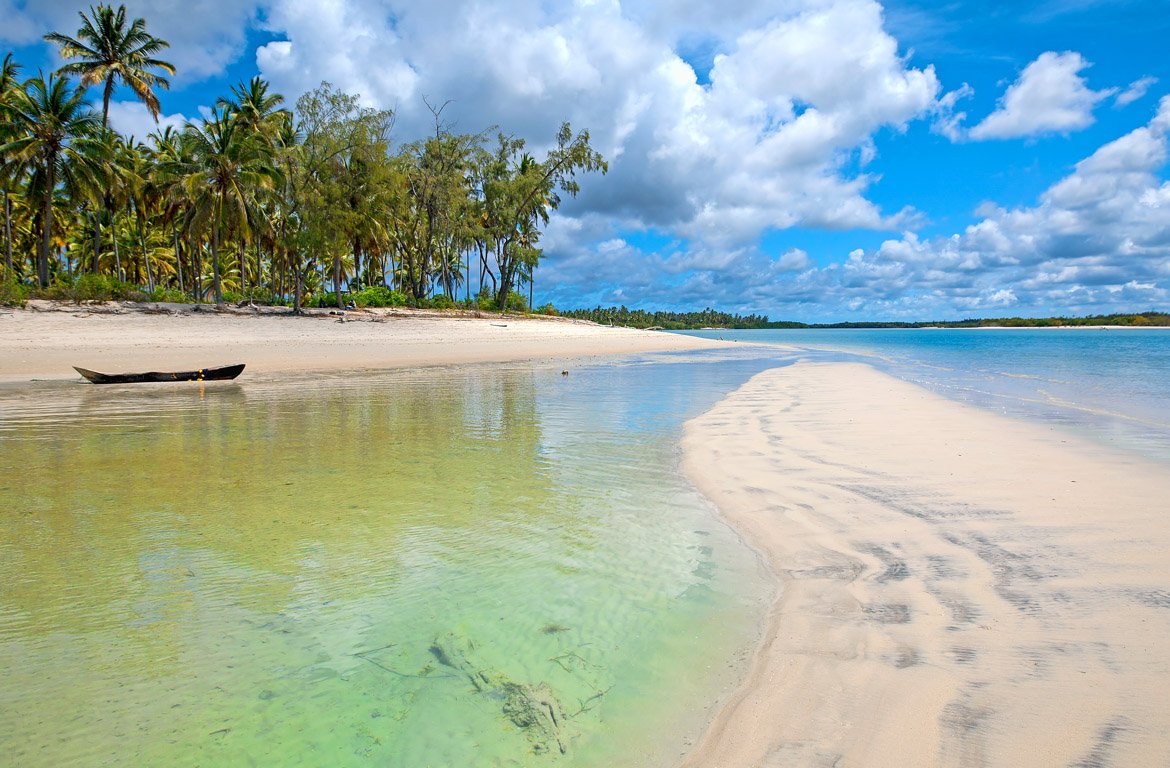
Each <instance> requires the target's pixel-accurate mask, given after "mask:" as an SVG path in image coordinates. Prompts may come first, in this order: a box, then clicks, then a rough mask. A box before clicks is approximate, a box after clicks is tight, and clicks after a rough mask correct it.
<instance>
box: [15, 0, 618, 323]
mask: <svg viewBox="0 0 1170 768" xmlns="http://www.w3.org/2000/svg"><path fill="white" fill-rule="evenodd" d="M81 18H82V27H81V28H80V29H79V30H78V32H77V35H76V36H75V37H68V36H65V35H62V34H58V33H54V34H50V35H46V40H49V41H51V42H53V43H56V44H57V45H59V46H60V51H61V55H62V58H63V59H65V60H66V63H65V64H64V66H63V67H62V68H61V69H60V70H58V71H57V72H56V73H54V74H50V75H48V76H47V77H46V76H44V75H42V74H37V75H35V76H33V77H31V78H28V79H26V80H22V79H21V78H20V68H19V66H18V65H17V64H16V62H15V61H13V58H12V55H11V54H9V55H8V56H6V57H5V58H4V60H3V69H2V71H0V187H2V189H3V196H4V235H3V237H4V249H5V261H4V269H5V273H4V277H3V279H4V280H17V281H21V282H24V283H28V282H32V281H33V280H34V279H35V283H36V284H37V285H38V286H39V287H40V288H41V289H47V288H49V287H50V286H53V285H55V284H71V283H73V282H74V281H77V280H78V279H84V276H85V275H96V276H100V277H101V278H103V279H108V280H111V281H116V282H117V283H119V284H121V283H129V284H132V285H134V286H138V287H140V288H142V289H143V290H144V291H145V292H146V293H150V294H153V295H154V296H156V297H161V296H165V297H167V298H174V299H180V298H186V297H189V298H190V299H192V300H195V301H203V300H207V299H211V298H214V300H215V301H216V302H217V303H220V302H223V301H224V300H225V296H228V297H229V298H233V297H234V296H235V295H239V296H247V297H250V298H253V299H259V300H265V301H279V302H284V301H287V302H289V303H291V304H292V305H293V306H294V307H297V308H299V307H300V306H301V304H302V302H303V301H304V299H305V297H306V296H308V295H311V294H320V293H323V292H324V291H325V290H326V289H327V288H330V287H331V288H332V292H333V294H334V295H335V298H336V300H337V301H338V302H339V303H340V302H341V301H342V294H343V291H344V290H345V289H349V290H353V289H356V288H360V287H368V286H385V287H387V288H389V289H393V290H394V291H397V292H398V293H399V295H401V296H404V297H405V298H406V299H407V300H409V301H416V302H421V301H425V300H427V299H428V298H430V297H434V296H436V295H438V294H442V295H443V296H446V297H447V299H448V300H455V299H457V298H458V297H459V295H460V294H461V293H462V294H463V295H464V296H465V297H466V298H468V299H469V298H470V296H471V292H472V286H471V282H472V275H473V274H476V275H477V276H478V281H479V286H478V290H477V291H476V294H477V296H482V297H484V298H485V300H487V301H490V302H493V303H496V304H497V305H498V306H501V307H502V306H504V304H505V302H506V301H507V300H508V297H509V296H511V295H514V293H513V292H514V291H515V290H516V289H517V287H518V286H519V285H520V284H521V283H523V282H527V284H528V285H529V286H530V287H531V284H532V277H533V271H534V269H535V267H536V266H537V264H538V262H539V260H540V257H541V250H540V248H539V245H538V244H539V240H540V234H541V232H540V228H541V226H542V225H543V224H545V223H547V221H548V217H549V214H550V212H551V211H552V210H554V209H555V208H556V207H557V206H558V205H559V203H560V201H561V197H562V195H563V194H568V195H575V194H576V193H577V191H578V189H579V187H578V183H577V180H576V177H577V174H578V173H580V172H586V171H597V170H600V171H601V172H603V173H604V172H605V170H606V164H605V161H604V159H603V158H602V157H601V156H600V155H599V154H598V153H597V152H596V151H594V150H593V148H592V147H591V146H590V144H589V134H588V133H587V132H580V133H577V134H574V133H573V132H572V130H571V129H570V127H569V125H568V124H565V125H563V126H562V128H561V130H560V132H559V133H558V135H557V137H556V145H555V148H553V149H552V150H550V151H549V152H548V153H547V155H546V156H545V158H544V159H543V160H541V161H538V160H537V159H535V158H534V157H533V156H532V155H531V154H530V153H528V152H526V151H525V145H524V142H523V141H522V140H520V139H515V138H511V137H508V136H505V135H503V134H498V135H497V136H496V138H495V140H494V141H489V139H488V137H487V134H486V133H481V134H456V133H453V132H452V131H451V130H449V128H448V127H447V126H446V125H445V124H444V123H443V121H442V119H441V115H442V111H443V108H442V107H439V108H434V107H432V110H431V111H432V113H433V114H434V118H435V120H434V122H435V129H434V132H433V134H432V135H428V136H427V137H426V138H423V139H419V140H417V141H414V142H411V143H407V144H403V145H401V146H399V147H397V150H396V151H394V152H391V140H390V133H391V129H392V128H393V124H394V116H393V114H392V113H390V112H387V111H383V110H376V109H371V108H365V107H362V106H360V104H359V100H358V98H357V97H356V96H353V95H350V94H346V93H344V92H343V91H341V90H339V89H334V88H333V87H332V86H330V85H329V84H328V83H322V84H321V86H320V87H319V88H317V89H316V90H314V91H312V92H310V93H307V94H305V95H304V96H302V97H301V98H300V99H299V100H298V101H297V103H296V105H295V114H294V111H290V110H288V109H287V108H285V106H284V99H283V97H281V96H280V95H278V94H275V93H273V92H272V91H271V90H270V88H269V85H268V84H267V83H266V82H265V81H264V80H262V79H261V78H254V79H252V80H251V81H249V82H243V83H240V84H238V85H236V86H235V87H233V88H232V89H231V93H230V95H229V96H226V97H224V98H221V99H219V100H218V101H217V103H216V106H215V109H214V110H213V111H212V112H211V113H210V114H209V115H207V117H206V118H205V119H203V120H200V121H197V122H190V123H187V124H186V125H185V126H184V127H183V128H182V130H174V129H173V128H170V127H166V128H162V129H159V130H156V131H155V132H153V133H151V134H150V135H149V136H148V137H146V139H145V141H140V140H137V139H135V138H134V137H125V136H122V135H120V134H119V133H117V132H116V131H115V130H113V129H112V128H111V127H110V126H109V124H108V115H109V104H110V99H111V97H112V96H113V95H114V93H115V89H116V88H117V87H118V86H124V87H128V88H129V89H130V90H131V91H132V92H133V93H134V94H135V95H136V96H137V97H138V98H139V99H140V100H141V101H142V102H144V103H145V105H146V107H147V108H148V110H149V111H150V113H151V114H152V115H153V116H154V117H155V118H156V119H157V117H158V113H159V109H160V105H159V101H158V97H157V94H156V93H155V91H156V89H160V88H167V87H168V86H169V83H168V81H167V79H166V77H165V76H164V75H173V74H174V67H172V66H171V65H170V64H169V63H167V62H165V61H162V60H161V59H158V58H156V56H157V55H158V54H159V53H160V52H161V51H162V50H163V49H165V48H166V47H167V43H166V42H165V41H162V40H159V39H158V38H155V37H153V36H151V35H150V34H149V33H148V32H147V31H146V23H145V21H143V20H142V19H133V20H127V17H126V10H125V8H124V7H119V8H117V9H114V8H112V7H110V6H104V5H98V6H96V7H94V8H91V9H89V12H88V14H87V13H82V14H81ZM74 77H76V78H78V79H77V80H74ZM91 86H100V87H102V111H101V113H100V114H98V113H96V112H95V111H94V110H93V109H92V108H91V107H90V105H89V103H88V102H87V101H86V90H87V89H88V88H89V87H91ZM34 276H35V278H34Z"/></svg>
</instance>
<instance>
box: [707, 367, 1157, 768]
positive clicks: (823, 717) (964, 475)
mask: <svg viewBox="0 0 1170 768" xmlns="http://www.w3.org/2000/svg"><path fill="white" fill-rule="evenodd" d="M684 468H685V470H686V472H687V474H688V475H689V476H690V477H691V479H692V480H693V481H694V482H695V483H696V484H697V485H698V486H699V488H700V489H701V490H702V491H703V492H704V493H705V494H706V495H707V496H708V497H709V498H710V499H711V500H712V501H713V502H714V503H715V504H716V505H717V506H718V508H719V509H720V510H721V511H722V512H723V513H724V514H725V515H726V516H727V518H728V519H729V520H730V521H731V522H732V523H733V524H734V525H735V526H737V527H738V528H739V529H741V530H742V531H743V533H744V535H745V537H746V538H747V540H748V541H749V542H750V543H752V544H753V545H754V546H756V547H758V549H759V550H760V551H761V552H762V553H763V555H764V557H765V558H766V560H767V562H768V563H769V564H770V566H771V568H772V569H773V571H774V572H775V574H776V575H777V578H778V588H777V592H776V598H775V602H774V603H773V605H772V608H771V611H770V614H769V616H768V618H767V623H766V629H765V631H764V636H763V640H762V644H761V647H760V648H759V650H758V652H757V655H756V657H755V658H754V660H753V662H752V666H751V668H750V672H749V674H748V677H747V679H746V680H745V682H744V683H743V685H742V687H741V689H740V690H739V691H738V693H737V694H735V695H734V696H733V697H732V698H731V700H729V701H728V702H727V703H726V704H725V706H724V707H723V709H722V710H721V712H720V714H718V715H717V717H716V719H715V720H714V722H713V723H712V724H711V726H710V727H709V729H708V731H707V733H706V734H705V736H704V737H703V739H702V741H701V742H700V744H699V746H698V747H697V749H696V750H695V751H694V752H693V753H692V754H691V755H690V757H689V758H688V760H687V761H686V763H685V765H687V766H718V768H733V767H734V766H801V767H802V768H804V767H809V766H830V765H831V766H901V767H904V766H983V765H988V766H1083V767H1086V768H1087V767H1095V766H1154V765H1160V766H1165V765H1170V698H1168V696H1170V515H1168V514H1167V513H1168V511H1170V470H1168V469H1167V467H1166V466H1163V465H1159V464H1155V463H1147V462H1145V461H1144V460H1141V459H1138V458H1135V457H1133V456H1129V455H1124V454H1121V453H1110V452H1107V451H1105V450H1104V449H1102V448H1100V447H1098V446H1095V445H1092V444H1089V443H1088V442H1082V441H1080V440H1078V439H1075V438H1073V437H1071V436H1069V435H1067V434H1064V433H1061V432H1059V431H1056V430H1055V429H1049V428H1046V427H1045V426H1043V425H1039V424H1029V423H1023V422H1016V421H1012V420H1010V419H1006V418H1002V417H999V416H996V415H994V414H991V413H985V412H982V411H979V410H977V409H974V408H971V407H966V406H963V405H959V404H956V403H953V402H951V401H948V400H945V399H943V398H941V397H938V396H935V395H933V394H931V393H929V392H927V391H925V390H922V389H919V388H917V387H915V386H913V385H910V384H907V383H904V382H902V381H899V380H896V379H893V378H890V377H888V376H885V375H883V374H880V373H878V372H877V371H875V370H873V369H871V368H868V367H866V366H862V365H856V364H798V365H796V366H792V367H788V368H780V369H774V370H771V371H767V372H765V373H762V374H760V375H758V376H756V377H755V378H753V379H752V380H751V381H750V382H748V383H747V384H746V385H744V386H743V387H742V388H741V389H739V390H738V391H736V392H735V393H733V394H732V395H730V396H729V397H728V398H727V399H725V400H724V401H722V402H721V403H719V404H718V405H717V406H716V407H715V408H714V409H712V410H711V411H709V412H708V413H706V414H704V415H703V416H701V417H699V418H697V419H695V420H694V421H692V422H690V423H689V424H688V426H687V430H686V437H685V455H684Z"/></svg>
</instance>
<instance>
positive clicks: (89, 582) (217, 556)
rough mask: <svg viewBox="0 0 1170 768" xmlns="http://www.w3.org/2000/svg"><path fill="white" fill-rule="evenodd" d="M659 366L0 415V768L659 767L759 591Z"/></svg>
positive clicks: (181, 397)
mask: <svg viewBox="0 0 1170 768" xmlns="http://www.w3.org/2000/svg"><path fill="white" fill-rule="evenodd" d="M683 362H684V361H683V360H681V359H678V358H657V359H643V360H639V361H626V362H625V363H621V364H609V365H591V366H586V367H577V368H574V369H573V371H572V373H571V375H570V376H569V377H567V378H566V377H562V376H560V375H559V366H558V367H557V369H556V370H550V369H546V368H541V367H538V366H511V367H496V368H491V367H484V368H478V369H472V370H462V371H461V370H454V369H434V370H429V371H421V372H419V371H416V372H409V373H408V372H397V373H384V374H376V375H375V374H370V375H364V376H361V377H346V376H334V377H326V378H321V377H313V378H307V377H306V378H304V379H301V380H294V381H287V380H284V381H276V380H264V379H262V378H256V377H247V376H246V377H245V378H244V380H242V381H241V382H240V383H239V384H223V385H210V384H209V385H206V386H204V387H202V388H200V387H198V386H197V385H189V386H184V385H158V386H139V387H133V386H130V387H105V388H97V387H92V386H90V385H80V384H78V385H75V386H66V385H46V386H45V387H42V388H36V389H32V388H29V389H8V390H3V391H0V409H2V410H0V669H2V670H3V675H4V678H3V680H4V682H3V686H2V687H0V755H5V758H4V760H5V762H7V763H8V764H12V765H22V766H40V765H43V766H50V765H51V766H57V765H86V766H90V765H130V764H136V765H226V764H231V765H264V766H271V765H290V766H291V765H314V766H316V765H335V766H348V765H382V766H410V767H411V768H414V767H415V766H471V765H476V766H478V765H483V766H496V765H500V766H529V765H566V766H568V765H571V766H609V765H630V766H637V765H664V764H670V763H671V762H673V761H674V760H675V759H676V758H677V756H678V755H679V754H680V753H681V752H683V751H685V749H686V745H687V742H688V740H689V739H693V738H694V737H695V736H696V735H697V733H698V732H699V730H700V729H701V726H702V723H703V722H704V720H705V718H706V717H707V716H708V715H709V710H708V707H709V706H710V705H711V703H712V702H713V701H714V699H715V698H717V697H718V696H719V695H722V694H724V693H726V692H727V690H728V689H729V687H730V686H732V685H733V684H734V682H735V681H736V679H737V677H738V675H739V674H740V672H741V671H742V670H741V664H742V662H743V659H744V657H745V656H746V655H747V654H748V653H749V652H750V649H751V648H752V646H753V643H754V639H755V636H756V628H757V622H758V619H759V616H760V612H761V606H762V604H763V603H762V600H763V598H764V591H765V589H766V587H765V584H764V581H763V577H762V574H761V571H760V569H759V565H758V563H757V561H756V559H755V557H754V556H753V555H752V554H751V552H750V551H748V550H747V549H746V548H745V547H744V545H743V544H742V543H741V542H740V541H739V540H738V539H737V538H736V536H735V535H734V534H733V533H732V532H731V531H730V530H729V529H727V528H726V527H725V526H724V525H723V524H722V523H720V522H719V521H718V520H717V519H716V518H715V516H714V514H713V512H712V511H711V510H710V509H709V508H708V507H707V506H706V505H705V504H704V503H703V502H702V500H701V499H700V498H699V497H698V496H697V494H696V493H695V492H694V491H693V490H692V489H690V488H689V487H688V486H687V485H686V484H685V482H684V481H683V480H682V479H681V477H680V476H679V475H678V473H677V470H676V464H677V459H678V456H677V447H676V446H677V437H678V430H679V427H680V426H681V424H682V422H683V421H684V420H685V419H686V418H687V417H689V416H691V415H694V414H695V413H698V412H700V411H702V410H703V409H705V408H706V407H708V406H709V405H710V404H712V403H713V402H714V401H716V400H717V399H718V398H719V397H720V396H721V395H722V394H723V393H724V392H726V391H727V390H729V389H731V388H733V387H734V386H736V385H737V384H738V383H740V382H741V381H742V380H744V379H745V378H746V377H747V376H748V375H750V374H751V373H752V372H754V371H755V370H758V369H759V368H760V367H762V366H761V364H760V363H758V362H756V363H744V362H742V361H740V362H734V361H733V362H731V363H728V364H720V363H719V362H718V361H708V362H703V361H700V360H692V361H690V362H688V363H686V364H682V363H683ZM545 712H550V713H551V715H550V716H548V717H546V716H545V715H544V713H545ZM534 713H535V714H534ZM553 716H555V718H556V720H555V725H551V726H550V725H549V722H550V721H551V718H552V717H553ZM562 748H563V749H564V753H563V754H562V752H561V750H562Z"/></svg>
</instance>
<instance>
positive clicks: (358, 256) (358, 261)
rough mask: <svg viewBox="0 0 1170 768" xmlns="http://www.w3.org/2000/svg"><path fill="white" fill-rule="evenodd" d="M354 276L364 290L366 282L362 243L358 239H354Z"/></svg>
mask: <svg viewBox="0 0 1170 768" xmlns="http://www.w3.org/2000/svg"><path fill="white" fill-rule="evenodd" d="M353 274H354V277H356V278H357V279H358V282H359V283H360V284H361V286H362V287H363V288H364V287H365V285H366V281H365V280H362V241H361V239H360V238H357V237H355V238H354V239H353Z"/></svg>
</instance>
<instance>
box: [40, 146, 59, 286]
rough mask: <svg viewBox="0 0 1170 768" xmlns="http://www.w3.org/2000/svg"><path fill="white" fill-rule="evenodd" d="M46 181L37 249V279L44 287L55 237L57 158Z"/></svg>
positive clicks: (46, 284) (49, 169)
mask: <svg viewBox="0 0 1170 768" xmlns="http://www.w3.org/2000/svg"><path fill="white" fill-rule="evenodd" d="M46 165H47V166H48V173H47V174H46V175H47V176H48V178H47V179H46V183H45V210H44V213H43V215H42V216H41V247H40V248H39V249H38V251H37V281H38V282H39V283H40V284H41V287H42V288H48V287H49V245H50V244H51V242H52V239H53V188H54V187H56V186H57V174H56V173H54V171H56V165H57V158H55V157H52V158H50V159H49V162H48V163H46Z"/></svg>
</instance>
